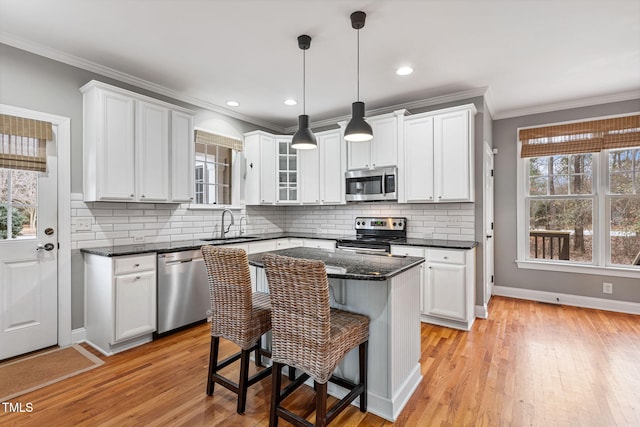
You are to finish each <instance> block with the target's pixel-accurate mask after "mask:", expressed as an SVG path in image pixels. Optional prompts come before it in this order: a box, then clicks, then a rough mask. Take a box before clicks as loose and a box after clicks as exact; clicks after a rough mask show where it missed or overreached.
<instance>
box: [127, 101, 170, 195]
mask: <svg viewBox="0 0 640 427" xmlns="http://www.w3.org/2000/svg"><path fill="white" fill-rule="evenodd" d="M137 106H138V108H137V110H136V160H137V162H136V168H135V169H136V175H137V176H136V184H137V191H136V193H137V194H138V197H139V198H140V201H145V202H166V201H168V200H169V179H168V175H169V174H168V173H167V172H168V171H169V109H168V108H166V107H163V106H161V105H157V104H152V103H150V102H144V101H137Z"/></svg>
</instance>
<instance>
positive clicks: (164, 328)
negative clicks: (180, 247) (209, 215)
mask: <svg viewBox="0 0 640 427" xmlns="http://www.w3.org/2000/svg"><path fill="white" fill-rule="evenodd" d="M157 308H158V310H157V314H158V326H157V334H158V335H159V334H163V333H165V332H169V331H171V330H173V329H177V328H180V327H182V326H186V325H190V324H192V323H195V322H198V321H202V320H204V319H206V318H207V310H209V308H210V299H209V284H208V279H207V269H206V267H205V265H204V260H203V259H202V252H200V249H197V250H188V251H179V252H170V253H164V254H158V307H157Z"/></svg>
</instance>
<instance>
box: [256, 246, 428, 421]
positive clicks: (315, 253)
mask: <svg viewBox="0 0 640 427" xmlns="http://www.w3.org/2000/svg"><path fill="white" fill-rule="evenodd" d="M265 253H273V254H277V255H283V256H289V257H293V258H306V259H315V260H321V261H323V262H324V263H325V265H326V266H327V275H328V277H329V291H330V298H331V306H332V307H336V308H340V309H342V310H347V311H352V312H355V313H361V314H365V315H367V316H369V318H370V326H369V360H368V363H369V375H368V385H367V388H368V390H367V398H368V411H369V412H371V413H373V414H376V415H378V416H381V417H383V418H385V419H387V420H389V421H395V419H396V418H397V417H398V415H399V414H400V412H401V411H402V408H404V406H405V405H406V403H407V402H408V400H409V398H410V397H411V395H412V394H413V392H414V391H415V389H416V387H417V386H418V384H419V383H420V381H421V380H422V374H421V372H420V363H419V359H420V269H421V268H422V264H423V263H424V259H423V258H418V257H398V256H391V255H389V254H382V255H372V254H362V253H357V252H352V251H345V250H340V249H314V248H289V249H282V250H276V251H270V252H263V253H256V254H251V255H249V264H250V265H251V266H252V267H251V269H252V275H255V279H256V280H255V281H254V283H256V288H257V290H260V291H266V292H268V286H267V281H266V276H265V274H264V269H263V264H262V257H263V256H264V255H265ZM357 372H358V354H357V351H355V352H353V351H352V352H351V353H349V354H347V356H346V357H345V359H344V360H343V361H342V363H340V365H339V366H338V368H337V369H336V372H335V373H336V375H338V376H341V377H344V378H347V379H350V380H354V381H355V380H356V377H357ZM329 393H330V394H332V395H334V396H336V397H339V398H341V397H343V396H344V395H345V394H346V390H344V389H341V388H339V387H336V386H335V385H334V384H329ZM356 402H357V401H356Z"/></svg>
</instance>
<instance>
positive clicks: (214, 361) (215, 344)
mask: <svg viewBox="0 0 640 427" xmlns="http://www.w3.org/2000/svg"><path fill="white" fill-rule="evenodd" d="M219 348H220V337H211V350H210V351H209V376H208V377H207V395H209V396H212V395H213V387H214V386H215V385H216V383H215V382H214V381H213V375H214V374H215V373H216V372H217V370H218V349H219Z"/></svg>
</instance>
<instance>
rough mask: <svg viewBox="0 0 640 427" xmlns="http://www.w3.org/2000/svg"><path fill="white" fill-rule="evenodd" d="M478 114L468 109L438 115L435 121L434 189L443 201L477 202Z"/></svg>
mask: <svg viewBox="0 0 640 427" xmlns="http://www.w3.org/2000/svg"><path fill="white" fill-rule="evenodd" d="M474 114H475V111H474ZM474 114H472V113H471V110H470V109H467V110H462V111H453V112H450V113H444V114H438V115H437V116H435V117H434V118H433V120H434V123H433V134H434V142H435V143H434V146H433V157H434V164H433V174H434V187H435V195H436V197H437V198H438V201H440V202H454V201H469V202H472V201H473V200H474V197H473V195H474V191H473V190H474V189H473V121H472V118H473V116H474Z"/></svg>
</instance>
